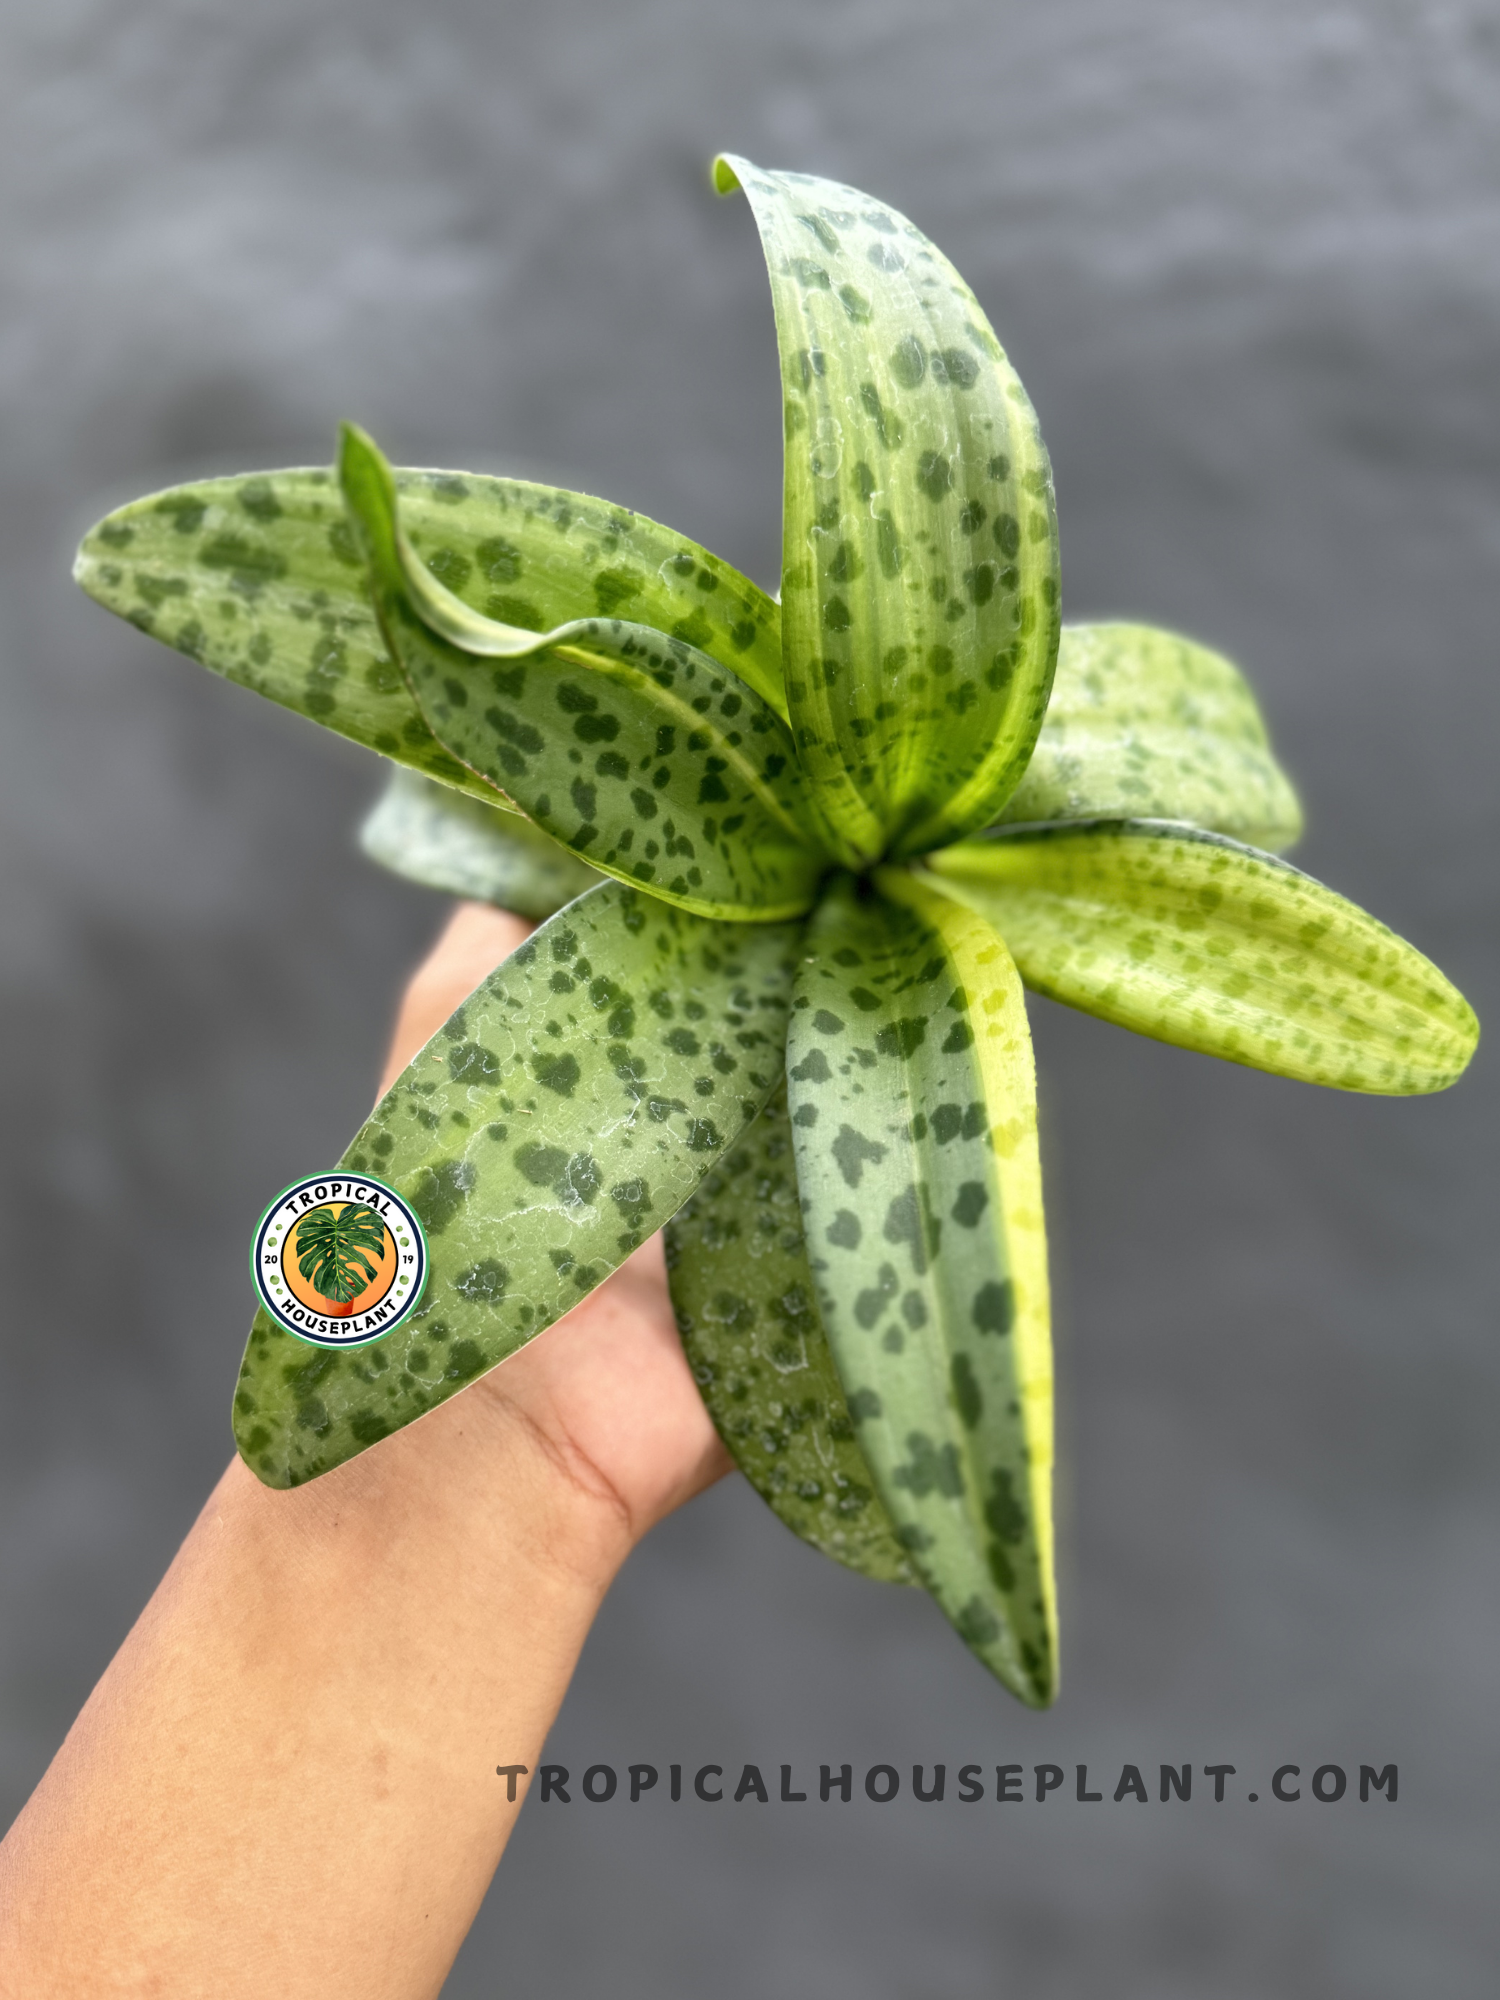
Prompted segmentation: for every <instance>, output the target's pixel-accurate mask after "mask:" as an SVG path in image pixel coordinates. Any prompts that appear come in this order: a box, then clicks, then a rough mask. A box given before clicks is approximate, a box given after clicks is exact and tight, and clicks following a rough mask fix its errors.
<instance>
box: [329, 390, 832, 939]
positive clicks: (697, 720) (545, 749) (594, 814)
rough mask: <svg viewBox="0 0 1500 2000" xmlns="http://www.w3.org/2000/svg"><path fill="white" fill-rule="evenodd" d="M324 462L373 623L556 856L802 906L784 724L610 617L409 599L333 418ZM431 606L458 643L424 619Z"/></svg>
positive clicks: (460, 743)
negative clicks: (501, 618) (352, 537)
mask: <svg viewBox="0 0 1500 2000" xmlns="http://www.w3.org/2000/svg"><path fill="white" fill-rule="evenodd" d="M340 473H341V478H342V481H343V486H344V492H345V497H346V499H347V500H348V503H349V507H350V510H351V513H352V515H353V517H354V519H355V521H356V523H357V525H358V528H359V532H360V535H361V538H362V540H363V542H364V545H365V549H366V553H367V555H368V558H369V562H370V578H371V586H372V591H373V593H374V597H375V602H376V609H377V612H378V615H379V617H380V619H381V626H382V630H383V631H384V632H385V635H386V638H387V640H388V642H389V643H390V645H391V647H392V650H393V651H394V652H395V653H396V655H397V657H398V658H399V659H400V662H401V665H402V669H403V671H404V672H405V674H406V676H407V679H408V681H409V683H410V685H411V687H412V690H413V692H414V693H415V695H416V697H417V700H418V703H419V704H420V706H421V708H422V712H423V714H424V715H425V716H426V718H427V720H428V722H429V723H430V724H431V726H432V728H433V730H434V731H435V732H436V734H437V736H438V738H439V739H440V741H441V742H442V743H443V744H444V745H445V747H446V748H447V749H449V750H450V751H452V752H453V754H454V755H455V756H456V757H459V758H461V759H462V761H463V762H464V763H465V764H467V765H468V766H469V767H470V769H472V770H475V771H477V772H479V773H480V774H481V775H482V776H483V777H485V778H486V779H488V780H489V781H490V782H491V783H492V784H495V785H498V786H501V787H503V789H504V790H505V791H506V792H507V793H508V794H509V795H510V797H511V798H512V799H513V800H514V801H515V802H516V804H517V805H519V806H520V807H521V809H522V811H523V812H524V813H525V814H526V815H527V817H528V818H529V819H531V820H533V821H534V822H535V823H536V824H537V825H538V826H540V827H541V828H542V830H543V831H544V832H545V833H548V834H550V835H551V836H552V838H553V839H554V840H557V841H559V842H560V843H561V844H562V846H564V847H566V848H567V849H568V850H569V852H570V853H573V854H576V855H578V856H580V857H581V858H583V859H584V860H586V861H588V862H589V863H590V864H591V865H592V866H594V867H596V868H598V869H599V870H600V871H601V872H602V873H604V874H607V875H613V876H616V877H617V878H619V879H620V880H622V881H628V882H632V883H638V884H639V885H640V886H642V887H643V888H647V889H649V890H650V892H651V894H652V895H653V896H660V897H662V898H664V899H665V900H666V901H668V902H672V903H675V904H677V905H678V906H679V907H681V908H683V909H690V910H694V911H696V912H698V913H699V914H700V915H710V916H716V917H728V918H733V919H735V920H738V921H750V922H769V921H774V920H779V919H783V918H786V917H789V916H793V915H798V914H800V913H802V912H803V911H805V910H807V909H808V908H810V907H811V904H812V901H813V896H814V893H815V891H816V887H817V882H818V878H819V876H820V875H821V874H822V872H823V870H824V868H825V867H826V866H827V858H826V856H824V855H823V854H821V853H820V851H819V849H818V846H817V839H816V835H815V834H814V832H813V830H812V826H811V822H810V820H809V818H808V817H807V813H806V786H805V783H804V780H803V777H802V773H801V770H800V768H799V766H798V764H797V761H796V757H795V755H794V753H793V750H792V744H791V737H790V734H789V732H788V730H787V727H786V724H785V723H784V722H782V720H781V718H780V717H779V716H778V715H777V714H776V713H775V711H774V710H773V709H772V708H770V707H769V706H768V704H767V703H765V702H763V701H762V700H761V698H760V696H759V695H757V694H756V693H755V692H754V690H753V689H751V688H750V687H749V686H747V685H746V684H745V683H744V682H743V681H740V680H738V679H736V677H735V676H734V675H733V674H732V673H730V672H729V671H728V669H727V668H725V667H722V666H720V665H719V663H718V662H717V661H715V660H713V659H711V658H710V657H709V656H708V655H707V654H706V653H702V652H699V651H698V650H697V649H696V648H695V647H693V646H690V645H688V644H687V642H686V641H684V640H681V639H668V638H665V637H663V636H662V634H661V633H659V632H656V631H652V630H648V629H647V628H646V627H644V626H639V625H632V624H626V623H624V622H622V621H620V620H615V619H586V620H580V621H575V622H574V623H571V624H568V625H563V626H560V627H558V628H557V629H556V630H555V631H553V632H550V633H545V634H536V633H529V632H523V631H520V630H519V629H517V628H514V627H510V626H505V625H499V624H496V623H490V624H489V626H488V629H485V627H486V621H483V620H481V619H480V618H479V617H478V615H477V614H475V613H473V612H468V611H463V610H462V608H461V607H460V608H459V609H455V608H454V606H453V604H452V603H450V602H448V601H446V593H443V594H441V595H440V592H441V586H439V585H437V584H432V585H431V586H430V587H424V593H423V597H422V600H421V602H420V604H417V605H414V603H413V595H412V591H411V588H410V584H409V579H408V575H407V572H406V569H404V568H403V563H402V557H401V552H400V545H399V528H398V521H397V514H396V496H395V488H394V485H393V482H392V478H391V472H390V468H389V467H388V466H387V465H386V463H385V460H384V459H383V458H382V457H381V455H380V452H379V450H378V449H377V447H376V446H375V445H374V444H373V443H372V442H371V440H370V439H369V438H367V437H366V436H365V435H364V434H363V433H362V432H358V431H355V430H353V429H352V428H350V427H348V426H346V427H345V431H344V439H343V446H342V450H341V455H340ZM439 608H441V613H442V617H443V622H444V624H445V626H446V627H447V629H448V630H449V631H450V632H455V633H463V632H465V631H468V632H470V635H471V639H472V641H473V644H472V645H471V643H470V640H468V639H466V642H465V649H464V650H460V648H459V647H458V646H457V645H455V644H453V643H452V641H451V640H450V639H449V638H444V637H441V636H440V635H439V634H438V633H437V632H436V631H435V630H434V629H433V625H432V622H430V621H432V620H433V619H434V618H435V617H436V616H437V615H438V610H439ZM481 642H482V644H483V648H484V652H483V654H480V653H479V652H478V651H476V650H475V647H476V646H477V645H478V644H479V643H481Z"/></svg>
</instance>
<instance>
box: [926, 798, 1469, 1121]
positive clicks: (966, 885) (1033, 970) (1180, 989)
mask: <svg viewBox="0 0 1500 2000" xmlns="http://www.w3.org/2000/svg"><path fill="white" fill-rule="evenodd" d="M930 865H931V867H932V868H933V869H935V870H937V871H938V879H939V880H940V881H941V882H942V883H943V884H944V885H945V886H946V887H947V888H948V889H950V890H951V891H952V892H953V893H955V894H956V895H959V896H961V897H962V898H963V899H964V901H965V902H966V903H967V904H968V905H970V906H971V907H972V908H974V909H975V910H977V911H979V912H981V913H982V914H983V915H984V916H985V917H987V918H988V919H989V921H990V922H991V923H992V924H993V925H994V926H995V928H996V929H997V930H998V931H999V932H1000V933H1001V934H1002V935H1003V936H1004V938H1005V941H1006V943H1007V945H1008V946H1009V948H1010V951H1011V954H1012V956H1013V957H1014V958H1015V961H1016V963H1017V965H1018V966H1019V967H1020V970H1021V976H1022V977H1023V978H1024V979H1025V981H1026V983H1027V985H1028V986H1032V987H1035V989H1036V990H1037V992H1038V993H1045V994H1046V995H1048V997H1049V998H1051V999H1053V1000H1061V1001H1063V1002H1065V1003H1066V1004H1067V1005H1068V1006H1070V1007H1081V1008H1083V1009H1084V1010H1085V1012H1087V1013H1090V1014H1098V1015H1100V1016H1102V1017H1103V1018H1104V1019H1105V1020H1107V1021H1117V1022H1118V1023H1119V1024H1120V1026H1121V1027H1125V1028H1134V1029H1135V1030H1136V1032H1137V1033H1138V1034H1143V1035H1151V1036H1153V1037H1154V1038H1155V1039H1156V1040H1158V1041H1164V1042H1175V1043H1177V1044H1178V1045H1179V1046H1180V1047H1182V1048H1188V1049H1199V1050H1201V1051H1202V1052H1203V1053H1204V1054H1205V1055H1215V1056H1222V1057H1224V1058H1225V1060H1226V1061H1228V1062H1237V1063H1245V1064H1247V1065H1248V1066H1249V1067H1250V1068H1252V1069H1265V1070H1272V1071H1274V1072H1275V1073H1276V1074H1277V1075H1278V1076H1291V1077H1297V1078H1300V1079H1301V1080H1302V1081H1303V1082H1305V1083H1323V1084H1331V1085H1333V1086H1334V1087H1336V1088H1337V1089H1340V1090H1365V1091H1379V1092H1385V1093H1390V1094H1393V1095H1407V1094H1410V1093H1414V1092H1419V1091H1429V1090H1442V1089H1444V1088H1445V1087H1446V1086H1447V1085H1448V1084H1450V1083H1452V1082H1453V1080H1454V1079H1455V1078H1456V1077H1457V1076H1458V1074H1459V1073H1460V1071H1461V1070H1462V1069H1463V1068H1464V1066H1465V1064H1466V1063H1467V1062H1468V1060H1469V1058H1470V1056H1471V1055H1472V1054H1473V1052H1474V1047H1475V1043H1476V1042H1477V1040H1478V1034H1479V1029H1478V1024H1477V1022H1476V1021H1475V1019H1474V1014H1473V1010H1472V1009H1471V1008H1470V1007H1469V1005H1468V1003H1467V1002H1466V1001H1465V999H1464V998H1463V995H1462V994H1461V993H1459V992H1458V991H1457V990H1456V989H1455V988H1454V987H1453V986H1451V985H1450V984H1449V982H1448V981H1447V980H1446V979H1445V978H1444V977H1443V975H1442V973H1440V972H1439V971H1438V969H1437V967H1436V966H1435V965H1433V964H1432V963H1431V961H1430V960H1429V959H1426V958H1424V957H1423V956H1422V954H1421V953H1420V952H1419V951H1417V950H1415V949H1414V948H1413V947H1412V946H1411V945H1409V944H1407V943H1406V941H1405V940H1404V939H1403V938H1399V937H1397V936H1396V934H1395V933H1394V932H1393V931H1390V930H1387V929H1386V927H1385V925H1384V924H1382V923H1379V922H1377V921H1376V919H1375V918H1374V917H1371V916H1368V915H1367V914H1366V913H1365V912H1364V911H1363V910H1361V909H1358V908H1357V907H1356V906H1355V905H1354V904H1353V903H1350V902H1347V901H1346V900H1345V899H1344V897H1342V896H1338V895H1335V894H1334V892H1333V891H1332V890H1331V889H1325V888H1324V887H1323V885H1322V883H1321V882H1315V881H1314V880H1313V879H1312V877H1311V876H1308V875H1304V874H1302V873H1301V871H1300V870H1299V869H1296V868H1293V867H1291V866H1290V865H1289V864H1288V863H1287V862H1285V861H1278V860H1276V859H1275V857H1274V856H1272V855H1269V854H1262V853H1258V852H1257V851H1256V850H1255V849H1254V848H1249V847H1244V846H1241V845H1240V844H1239V843H1238V842H1235V841H1231V840H1226V839H1224V838H1222V837H1221V836H1218V835H1214V834H1208V833H1195V832H1191V831H1189V830H1187V829H1185V828H1183V827H1179V826H1171V825H1167V824H1163V823H1161V822H1155V823H1153V822H1150V821H1130V820H1117V821H1100V822H1098V823H1096V824H1095V825H1092V826H1081V827H1080V826H1060V827H1055V828H1048V829H1045V830H1040V831H1037V832H1034V833H1033V832H1025V833H1014V834H1006V835H1002V836H997V837H993V838H991V839H988V840H984V841H966V842H965V843H964V844H963V845H962V846H960V847H955V848H950V849H948V850H946V851H945V852H944V853H943V854H941V855H934V856H933V857H932V859H931V864H930Z"/></svg>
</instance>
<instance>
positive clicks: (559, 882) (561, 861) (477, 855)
mask: <svg viewBox="0 0 1500 2000" xmlns="http://www.w3.org/2000/svg"><path fill="white" fill-rule="evenodd" d="M359 844H360V846H361V847H362V848H363V849H364V851H365V853H366V854H368V855H369V857H370V859H371V860H372V861H378V862H379V863H380V865H381V866H382V867H383V868H389V869H390V870H391V871H392V873H393V874H396V875H404V876H405V877H406V878H407V880H408V881H411V882H420V883H421V884H422V885H423V887H424V888H427V889H441V890H442V891H443V892H444V893H445V894H447V895H449V896H467V897H471V898H472V899H473V900H474V901H475V902H479V903H494V904H495V905H496V906H497V907H498V908H500V909H502V910H514V911H516V913H517V914H518V915H520V916H523V917H550V916H551V915H552V913H553V911H554V910H560V909H561V908H562V906H563V904H564V903H570V902H572V900H573V898H574V897H575V896H581V895H582V894H583V892H584V890H585V889H591V888H592V887H593V886H594V884H595V883H596V882H598V881H600V880H601V879H602V878H601V877H600V876H599V874H598V873H597V871H596V870H595V869H592V868H590V867H588V866H586V865H585V863H583V862H582V861H579V860H577V859H576V858H575V857H574V856H573V855H571V854H569V853H568V851H567V849H566V848H563V847H559V846H558V844H557V842H556V841H555V840H549V839H548V837H547V835H546V834H545V833H543V832H542V831H541V830H540V828H538V827H534V826H533V825H532V824H531V823H530V821H529V820H525V819H522V818H521V816H520V815H519V814H518V813H514V812H497V811H496V810H495V808H494V807H492V806H487V805H483V804H481V803H480V801H479V800H478V799H472V798H467V797H465V795H464V794H463V793H462V792H455V791H453V790H452V789H450V787H449V786H447V785H439V784H435V783H434V782H433V781H432V780H431V779H430V778H424V777H423V776H422V774H421V772H420V771H406V770H402V769H400V768H399V767H398V768H397V769H396V770H394V771H392V773H391V775H390V780H389V782H388V784H387V785H386V788H385V790H384V792H383V793H382V794H381V796H380V798H379V799H378V800H377V802H376V804H375V806H374V807H373V808H372V810H371V812H370V814H369V816H368V817H367V819H366V820H365V823H364V825H363V826H362V827H361V828H360V830H359Z"/></svg>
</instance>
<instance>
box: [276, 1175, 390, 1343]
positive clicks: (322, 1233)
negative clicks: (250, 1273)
mask: <svg viewBox="0 0 1500 2000" xmlns="http://www.w3.org/2000/svg"><path fill="white" fill-rule="evenodd" d="M366 1251H369V1252H370V1254H371V1256H373V1257H374V1258H375V1259H376V1260H377V1264H378V1261H379V1259H380V1258H381V1257H383V1256H384V1255H385V1224H384V1223H383V1222H382V1221H381V1219H380V1217H379V1216H378V1215H377V1214H376V1213H375V1211H374V1209H373V1208H367V1207H366V1206H365V1204H364V1203H363V1202H357V1201H351V1202H346V1203H345V1204H344V1206H343V1207H342V1208H338V1209H336V1208H310V1209H309V1210H308V1211H307V1214H306V1215H304V1216H303V1218H302V1220H301V1221H300V1222H299V1223H298V1224H297V1269H298V1270H299V1271H300V1272H301V1273H302V1275H303V1277H304V1278H306V1280H307V1282H308V1283H309V1284H310V1285H311V1286H312V1288H313V1290H314V1291H315V1292H318V1293H319V1294H321V1296H322V1297H323V1298H325V1299H328V1300H330V1301H331V1302H332V1311H333V1313H334V1314H335V1315H337V1314H340V1313H347V1312H348V1310H349V1304H350V1301H351V1300H353V1299H357V1298H358V1297H359V1295H360V1293H361V1292H362V1291H363V1290H364V1289H365V1287H366V1286H367V1285H371V1284H373V1283H374V1282H375V1278H376V1275H377V1265H376V1264H372V1263H371V1262H370V1260H369V1258H368V1257H366V1256H365V1254H364V1253H365V1252H366Z"/></svg>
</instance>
